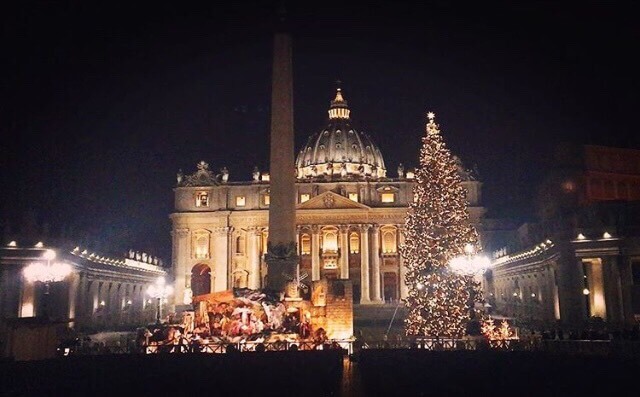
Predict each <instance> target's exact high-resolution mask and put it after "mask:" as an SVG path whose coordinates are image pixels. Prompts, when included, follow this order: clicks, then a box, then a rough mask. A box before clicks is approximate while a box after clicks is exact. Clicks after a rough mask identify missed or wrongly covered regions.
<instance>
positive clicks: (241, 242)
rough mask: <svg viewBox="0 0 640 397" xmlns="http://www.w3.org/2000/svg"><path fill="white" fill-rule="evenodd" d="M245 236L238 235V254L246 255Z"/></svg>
mask: <svg viewBox="0 0 640 397" xmlns="http://www.w3.org/2000/svg"><path fill="white" fill-rule="evenodd" d="M244 241H245V240H244V236H243V235H240V236H238V237H236V255H244V245H245V244H244Z"/></svg>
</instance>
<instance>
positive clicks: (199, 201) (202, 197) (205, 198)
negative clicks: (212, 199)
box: [196, 192, 209, 207]
mask: <svg viewBox="0 0 640 397" xmlns="http://www.w3.org/2000/svg"><path fill="white" fill-rule="evenodd" d="M208 206H209V193H207V192H198V194H196V207H208Z"/></svg>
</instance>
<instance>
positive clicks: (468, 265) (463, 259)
mask: <svg viewBox="0 0 640 397" xmlns="http://www.w3.org/2000/svg"><path fill="white" fill-rule="evenodd" d="M465 251H466V247H465ZM449 265H450V266H451V269H452V270H453V271H454V272H456V273H458V274H462V275H467V276H473V275H478V274H482V273H484V272H485V271H486V270H487V269H488V268H489V267H490V266H491V261H490V260H489V258H487V257H486V256H484V255H466V256H457V257H455V258H453V259H452V260H451V262H450V264H449Z"/></svg>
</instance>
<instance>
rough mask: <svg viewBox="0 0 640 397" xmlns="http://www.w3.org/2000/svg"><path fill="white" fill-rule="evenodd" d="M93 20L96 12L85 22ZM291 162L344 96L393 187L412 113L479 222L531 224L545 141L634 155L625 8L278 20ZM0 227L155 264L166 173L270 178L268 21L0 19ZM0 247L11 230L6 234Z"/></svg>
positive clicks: (169, 16) (377, 11)
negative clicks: (480, 213) (476, 202)
mask: <svg viewBox="0 0 640 397" xmlns="http://www.w3.org/2000/svg"><path fill="white" fill-rule="evenodd" d="M96 3H97V4H96ZM290 3H291V4H289V5H287V10H288V14H289V18H290V21H291V24H292V33H293V46H294V49H293V54H294V55H293V56H294V59H293V62H294V101H295V129H296V148H300V146H301V145H303V144H304V142H305V141H306V138H307V137H308V136H309V135H310V134H312V133H313V132H316V131H318V130H319V129H320V128H322V126H323V125H324V123H325V120H326V110H327V107H328V104H329V101H330V100H331V99H332V97H333V95H334V92H335V81H336V80H338V79H339V80H341V81H342V87H343V91H344V94H345V97H346V99H347V100H348V101H349V105H350V107H351V110H352V117H353V120H354V123H355V125H356V127H357V128H358V129H359V130H364V131H366V132H368V133H369V134H370V135H371V136H372V137H373V139H374V140H375V142H377V144H378V145H379V146H380V149H381V151H382V153H383V156H384V158H385V161H386V164H387V168H388V169H389V174H390V175H395V169H396V166H397V164H398V163H399V162H403V163H404V164H405V165H406V166H415V165H416V163H417V155H418V150H419V142H420V136H421V135H422V134H423V128H424V122H425V114H426V112H427V111H428V110H433V111H435V112H436V114H437V119H438V122H439V123H440V125H441V128H442V131H443V134H444V136H445V140H446V142H447V143H448V145H449V147H450V148H451V149H452V150H453V151H454V152H455V153H456V154H458V155H459V156H460V157H461V158H462V160H463V161H464V162H465V163H466V164H467V165H468V166H472V165H473V164H477V167H478V169H479V172H480V175H481V179H482V181H483V182H484V203H485V205H486V206H487V207H488V208H489V211H490V212H489V215H491V216H493V217H505V216H509V217H515V218H517V219H519V220H524V219H528V218H530V217H531V216H532V214H533V212H532V211H531V209H532V208H531V200H530V197H531V194H532V192H533V187H534V186H535V184H536V183H537V182H538V181H539V180H540V178H541V177H542V175H543V174H544V172H545V170H546V168H545V167H547V159H548V158H549V156H550V153H551V149H552V148H553V147H554V145H556V144H557V143H559V142H562V141H570V142H577V143H592V144H607V145H613V146H619V147H633V148H640V138H638V135H640V134H638V131H637V129H636V128H635V119H634V118H635V117H636V115H637V109H638V105H639V102H640V101H638V95H639V94H638V92H639V88H640V87H639V84H638V82H639V78H638V71H639V70H640V63H639V62H638V61H637V60H636V59H635V58H636V57H637V54H638V50H639V48H638V43H639V42H640V27H639V26H640V24H638V23H637V20H636V18H637V15H638V13H637V12H636V10H635V9H634V5H633V2H624V1H619V2H611V3H615V4H609V3H610V2H606V4H605V2H590V1H586V2H579V3H571V4H563V2H557V3H556V2H532V3H520V2H518V3H519V4H513V3H515V2H488V3H486V2H482V3H480V2H477V3H475V5H472V6H469V5H467V4H466V3H464V2H457V3H455V2H454V4H449V3H450V2H445V1H443V2H425V3H424V4H413V3H414V2H410V3H409V2H406V3H405V2H397V1H395V2H380V1H379V2H372V3H370V4H368V5H366V6H362V5H357V4H355V3H348V2H329V1H326V2H290ZM2 7H3V9H2V10H0V13H1V14H2V29H3V30H2V37H3V40H2V55H3V56H2V58H3V61H2V67H3V69H4V71H3V73H2V84H1V88H2V92H1V98H0V104H1V113H0V117H1V120H0V121H1V125H0V128H1V129H2V145H1V148H2V152H1V155H0V162H1V163H0V165H1V168H2V170H1V176H2V179H1V182H2V206H1V207H0V210H1V211H2V213H1V214H2V223H3V224H4V225H7V224H8V225H10V226H9V228H10V229H11V230H13V231H16V230H19V228H18V226H17V225H18V224H19V223H20V222H23V221H24V220H25V219H27V218H29V217H35V218H36V219H37V221H38V222H39V223H41V224H42V223H47V224H49V227H50V230H51V233H52V234H57V233H60V232H61V231H62V230H63V229H66V230H67V233H69V232H71V233H72V234H73V235H74V236H75V238H76V239H77V240H79V241H80V242H85V243H88V242H93V243H92V245H93V246H95V247H98V248H104V249H109V250H122V249H125V248H129V247H131V248H135V249H141V250H146V251H147V252H150V253H154V254H158V255H160V256H162V257H164V258H165V260H169V258H170V241H171V240H170V235H169V230H170V223H169V219H168V215H169V214H170V213H171V210H172V204H173V203H172V199H173V196H172V194H173V192H172V187H173V185H174V183H175V174H176V172H177V171H178V169H180V168H181V169H183V170H184V171H185V172H186V173H191V172H193V171H194V169H195V164H196V163H197V162H198V161H200V160H206V161H207V162H209V163H210V164H211V166H212V167H213V168H214V169H218V168H221V167H222V166H226V167H228V168H229V169H230V172H231V179H232V180H248V179H249V178H250V171H251V168H252V167H253V166H254V165H258V166H259V167H260V168H261V169H266V168H267V166H268V164H267V159H268V150H267V148H268V136H269V100H270V69H271V40H272V32H271V29H272V20H273V15H274V10H275V9H276V7H275V5H274V2H260V3H257V4H256V3H250V2H233V4H227V5H224V6H222V5H214V2H208V3H200V4H189V2H170V3H166V4H163V3H162V2H153V3H151V2H149V3H144V2H118V1H109V2H87V1H83V2H80V1H59V2H53V1H41V2H34V1H22V2H14V3H13V4H11V5H4V6H2ZM3 228H4V229H5V231H6V230H8V229H9V228H8V227H7V226H3Z"/></svg>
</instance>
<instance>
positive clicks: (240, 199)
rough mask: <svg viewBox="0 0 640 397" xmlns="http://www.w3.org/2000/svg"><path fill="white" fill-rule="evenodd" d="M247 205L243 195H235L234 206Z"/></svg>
mask: <svg viewBox="0 0 640 397" xmlns="http://www.w3.org/2000/svg"><path fill="white" fill-rule="evenodd" d="M245 205H247V199H246V198H245V197H244V196H236V207H244V206H245Z"/></svg>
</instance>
